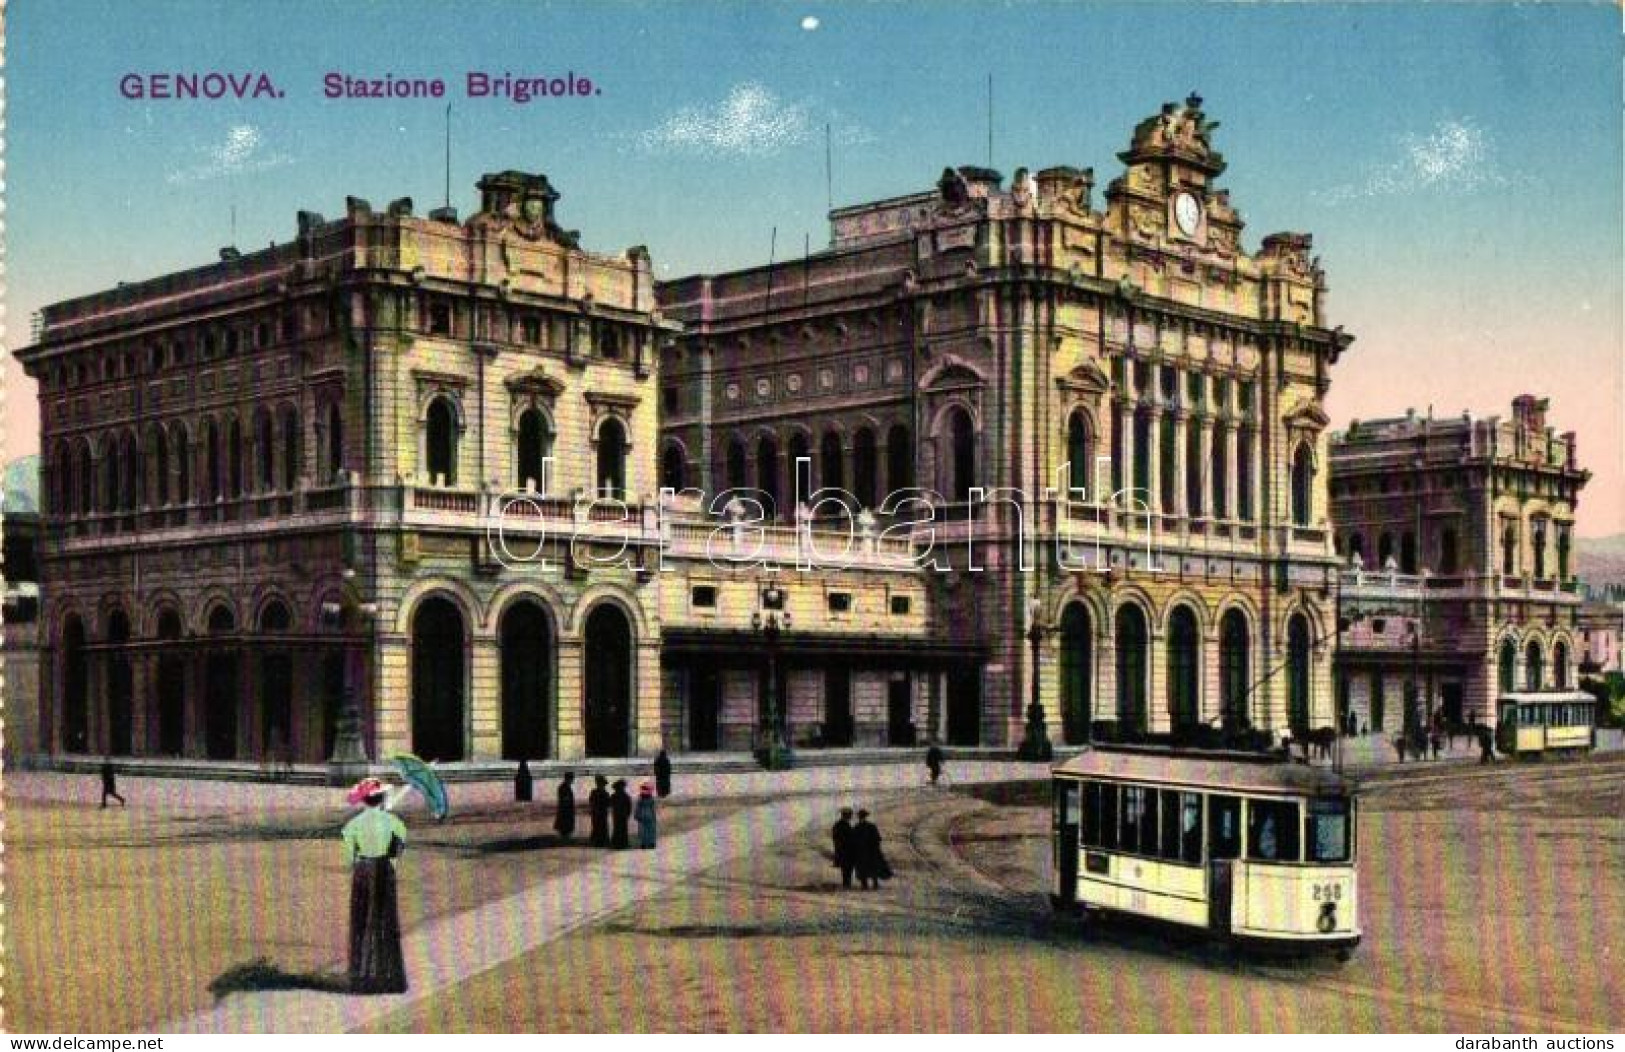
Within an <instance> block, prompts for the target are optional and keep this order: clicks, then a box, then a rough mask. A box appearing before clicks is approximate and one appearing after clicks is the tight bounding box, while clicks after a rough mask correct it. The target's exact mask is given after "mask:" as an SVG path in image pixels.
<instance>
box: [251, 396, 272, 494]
mask: <svg viewBox="0 0 1625 1052" xmlns="http://www.w3.org/2000/svg"><path fill="white" fill-rule="evenodd" d="M254 453H255V456H256V458H257V459H258V461H259V464H258V467H259V471H258V473H257V477H256V478H255V480H254V481H255V482H256V483H258V484H259V489H260V492H262V493H264V492H267V491H269V490H271V489H274V488H275V487H276V435H275V432H274V429H273V427H272V425H271V411H270V410H269V409H266V408H265V407H263V406H261V407H260V409H259V411H258V412H256V413H255V414H254Z"/></svg>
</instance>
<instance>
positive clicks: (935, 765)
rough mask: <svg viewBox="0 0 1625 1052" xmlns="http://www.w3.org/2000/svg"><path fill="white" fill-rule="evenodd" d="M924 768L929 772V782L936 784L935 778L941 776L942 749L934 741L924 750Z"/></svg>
mask: <svg viewBox="0 0 1625 1052" xmlns="http://www.w3.org/2000/svg"><path fill="white" fill-rule="evenodd" d="M925 769H926V770H928V771H930V772H931V784H932V785H936V784H937V779H938V778H941V777H942V750H941V749H939V748H938V747H937V744H936V743H935V742H932V743H931V748H929V749H927V750H925Z"/></svg>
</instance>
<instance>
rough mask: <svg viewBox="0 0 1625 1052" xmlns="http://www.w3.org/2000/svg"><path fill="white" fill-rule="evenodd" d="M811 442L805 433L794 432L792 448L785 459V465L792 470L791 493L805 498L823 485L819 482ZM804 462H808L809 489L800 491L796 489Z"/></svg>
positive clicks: (791, 439)
mask: <svg viewBox="0 0 1625 1052" xmlns="http://www.w3.org/2000/svg"><path fill="white" fill-rule="evenodd" d="M810 441H811V440H810V439H808V437H807V433H806V432H805V431H792V432H791V433H790V448H789V450H788V455H787V456H786V457H785V463H786V465H787V466H788V467H789V468H790V482H791V486H790V489H791V492H793V493H799V494H800V495H801V496H803V497H805V496H807V495H808V494H809V493H810V492H811V491H813V490H815V489H817V488H818V487H819V486H820V485H822V483H820V482H818V481H817V470H816V468H817V465H816V464H815V463H814V462H813V455H812V448H811V446H810V444H809V443H810ZM803 460H805V461H806V462H807V488H806V489H805V490H798V489H797V488H796V487H797V485H799V478H800V476H799V474H798V472H800V471H801V462H802V461H803Z"/></svg>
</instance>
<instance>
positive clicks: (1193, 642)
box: [1168, 606, 1202, 732]
mask: <svg viewBox="0 0 1625 1052" xmlns="http://www.w3.org/2000/svg"><path fill="white" fill-rule="evenodd" d="M1201 670H1202V659H1201V640H1200V632H1199V630H1198V629H1197V627H1196V615H1195V614H1194V613H1192V612H1191V608H1190V607H1188V606H1176V607H1174V610H1173V613H1172V614H1171V615H1170V616H1169V618H1168V718H1169V721H1170V722H1171V724H1172V725H1173V729H1174V730H1175V731H1176V732H1179V731H1189V730H1191V729H1192V728H1194V727H1195V726H1196V725H1197V724H1198V723H1199V722H1201V717H1200V714H1199V699H1200V696H1201V679H1202V671H1201Z"/></svg>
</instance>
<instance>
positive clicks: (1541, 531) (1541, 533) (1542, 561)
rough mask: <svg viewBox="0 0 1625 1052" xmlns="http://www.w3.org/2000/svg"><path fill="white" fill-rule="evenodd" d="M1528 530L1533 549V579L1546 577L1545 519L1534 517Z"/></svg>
mask: <svg viewBox="0 0 1625 1052" xmlns="http://www.w3.org/2000/svg"><path fill="white" fill-rule="evenodd" d="M1532 526H1533V528H1532V530H1531V531H1530V537H1529V542H1530V547H1532V548H1534V550H1535V579H1536V580H1543V579H1544V578H1545V577H1546V520H1545V519H1536V520H1535V521H1534V522H1533V524H1532Z"/></svg>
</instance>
